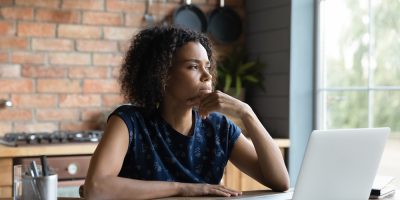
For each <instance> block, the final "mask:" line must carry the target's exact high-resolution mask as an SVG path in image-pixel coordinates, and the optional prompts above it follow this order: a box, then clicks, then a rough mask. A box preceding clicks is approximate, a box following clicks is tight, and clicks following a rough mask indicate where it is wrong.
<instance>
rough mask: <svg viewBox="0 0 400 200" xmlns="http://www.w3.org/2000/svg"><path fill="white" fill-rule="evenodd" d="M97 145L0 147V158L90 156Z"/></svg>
mask: <svg viewBox="0 0 400 200" xmlns="http://www.w3.org/2000/svg"><path fill="white" fill-rule="evenodd" d="M96 146H97V143H84V144H58V145H55V144H54V145H53V144H52V145H38V146H22V147H9V146H4V145H0V158H7V157H28V156H40V155H48V156H51V155H65V154H67V155H78V154H92V153H93V152H94V150H95V149H96Z"/></svg>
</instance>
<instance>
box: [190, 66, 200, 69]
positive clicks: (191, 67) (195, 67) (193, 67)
mask: <svg viewBox="0 0 400 200" xmlns="http://www.w3.org/2000/svg"><path fill="white" fill-rule="evenodd" d="M189 68H190V69H193V70H197V69H199V66H198V65H190V66H189Z"/></svg>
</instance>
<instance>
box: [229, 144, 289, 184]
mask: <svg viewBox="0 0 400 200" xmlns="http://www.w3.org/2000/svg"><path fill="white" fill-rule="evenodd" d="M275 142H276V143H277V144H278V146H279V148H280V150H281V152H282V155H283V157H284V158H285V162H286V166H287V157H288V155H287V154H288V150H289V146H290V141H289V140H288V139H275ZM221 184H223V185H225V186H227V187H228V188H232V189H236V190H240V191H250V190H264V189H268V188H267V187H265V186H264V185H262V184H261V183H259V182H257V181H256V180H254V179H253V178H251V177H250V176H248V175H246V174H245V173H243V172H241V171H240V170H239V169H238V168H236V167H235V166H234V165H233V164H232V163H231V162H228V164H227V166H226V168H225V174H224V177H223V178H222V183H221Z"/></svg>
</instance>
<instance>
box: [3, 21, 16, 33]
mask: <svg viewBox="0 0 400 200" xmlns="http://www.w3.org/2000/svg"><path fill="white" fill-rule="evenodd" d="M0 35H15V26H14V23H13V22H9V21H3V20H2V21H0Z"/></svg>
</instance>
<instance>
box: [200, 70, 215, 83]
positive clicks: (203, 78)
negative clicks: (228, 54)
mask: <svg viewBox="0 0 400 200" xmlns="http://www.w3.org/2000/svg"><path fill="white" fill-rule="evenodd" d="M211 78H212V75H211V74H210V72H209V71H208V70H207V69H206V68H205V67H203V70H202V74H201V81H202V82H206V81H210V80H211Z"/></svg>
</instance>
